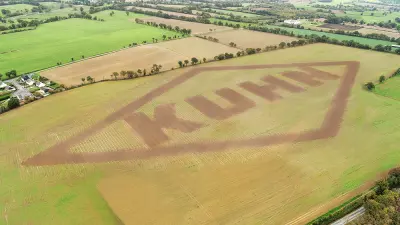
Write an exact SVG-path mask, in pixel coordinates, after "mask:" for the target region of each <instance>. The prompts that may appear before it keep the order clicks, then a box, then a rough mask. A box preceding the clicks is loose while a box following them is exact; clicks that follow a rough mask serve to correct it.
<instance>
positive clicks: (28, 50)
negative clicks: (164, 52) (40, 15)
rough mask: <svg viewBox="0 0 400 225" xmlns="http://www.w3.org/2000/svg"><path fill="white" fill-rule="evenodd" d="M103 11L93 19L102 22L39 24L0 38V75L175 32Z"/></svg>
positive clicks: (132, 16)
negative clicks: (31, 28) (100, 19)
mask: <svg viewBox="0 0 400 225" xmlns="http://www.w3.org/2000/svg"><path fill="white" fill-rule="evenodd" d="M109 13H110V11H103V12H100V13H97V14H94V15H95V16H97V17H99V18H103V19H105V20H106V21H105V22H100V21H92V20H85V19H68V20H63V21H59V22H53V23H48V24H43V25H41V26H39V27H38V28H37V29H36V30H33V31H27V32H20V33H13V34H6V35H0V43H1V45H0V52H1V53H2V54H0V73H4V72H6V71H9V70H12V69H16V70H17V72H18V73H19V74H21V73H26V72H29V71H34V70H39V69H43V68H46V67H51V66H55V65H56V64H57V62H63V63H66V62H70V61H71V58H74V59H80V58H81V56H82V55H84V56H85V57H88V56H92V55H96V54H100V53H104V52H109V51H112V50H117V49H121V48H122V47H124V46H128V44H130V43H133V42H136V43H142V41H147V42H151V40H152V38H153V37H154V38H158V39H159V40H161V39H162V36H163V35H164V34H165V35H167V36H173V35H177V34H178V33H175V32H172V31H167V30H163V29H158V28H154V27H151V26H146V25H141V24H136V23H134V22H132V21H130V20H132V19H134V18H137V17H142V16H143V15H138V14H132V13H131V14H130V15H129V16H127V15H126V14H125V12H119V11H116V13H115V15H114V16H112V17H111V16H110V15H109Z"/></svg>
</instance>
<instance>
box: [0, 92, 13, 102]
mask: <svg viewBox="0 0 400 225" xmlns="http://www.w3.org/2000/svg"><path fill="white" fill-rule="evenodd" d="M10 96H11V93H9V94H5V95H0V101H3V100H6V99H9V98H10Z"/></svg>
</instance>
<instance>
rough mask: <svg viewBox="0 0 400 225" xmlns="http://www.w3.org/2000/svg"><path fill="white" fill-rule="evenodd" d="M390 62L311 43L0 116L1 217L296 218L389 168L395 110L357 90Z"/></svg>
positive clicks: (196, 221)
mask: <svg viewBox="0 0 400 225" xmlns="http://www.w3.org/2000/svg"><path fill="white" fill-rule="evenodd" d="M163 44H167V43H163ZM378 62H379V63H378ZM398 67H400V57H399V56H396V55H394V54H385V53H379V52H373V51H365V50H361V49H354V48H347V47H343V46H334V45H328V44H313V45H307V46H302V47H295V48H288V49H283V50H277V51H272V52H267V53H262V54H256V55H252V56H246V57H241V58H235V59H232V60H225V61H219V62H213V63H208V64H202V65H198V66H195V67H188V68H185V69H177V70H174V71H169V72H166V73H163V74H160V75H155V76H150V77H144V78H139V79H135V80H126V81H118V82H103V83H99V84H95V85H89V86H86V87H82V88H77V89H74V90H71V91H67V92H63V93H59V94H57V95H53V96H50V97H47V98H45V99H43V100H40V101H37V102H34V103H32V104H29V105H26V106H23V107H21V108H19V109H17V110H13V111H10V112H8V113H6V114H4V115H2V116H1V117H0V127H1V128H2V129H0V137H1V138H2V139H1V142H0V162H1V163H0V173H1V183H2V184H7V185H0V191H1V192H2V193H7V194H4V195H0V202H1V203H2V204H3V206H4V207H3V208H2V212H3V214H2V215H4V218H7V219H3V217H2V218H0V221H2V222H4V223H5V221H7V223H8V224H99V225H102V224H121V223H123V224H135V225H136V224H141V225H142V224H143V225H146V224H152V225H158V224H160V225H165V224H174V225H200V224H201V225H205V224H207V225H214V224H215V225H217V224H224V225H234V224H235V225H248V224H266V225H276V224H305V223H306V222H308V221H309V220H311V219H313V218H314V217H315V216H317V215H318V214H320V213H324V212H325V211H327V210H328V209H331V208H332V207H334V206H336V204H339V203H340V202H341V201H344V200H345V199H344V198H338V197H339V196H347V197H349V198H350V197H352V196H353V195H355V194H357V192H359V191H361V190H362V189H363V188H367V186H362V185H363V184H365V183H368V182H371V181H373V180H374V178H375V177H376V174H378V173H380V172H382V171H385V170H387V169H388V168H391V167H394V166H396V165H397V164H398V162H399V160H400V154H399V151H398V150H399V149H398V140H399V138H400V129H399V127H398V124H400V117H399V116H398V112H399V110H400V102H399V101H397V100H394V99H390V98H385V97H381V96H378V95H375V94H374V93H371V92H367V91H365V90H363V89H362V84H364V83H365V82H367V81H371V80H375V79H377V77H379V76H380V75H382V74H384V75H387V74H390V73H391V72H392V71H393V70H395V69H397V68H398ZM49 106H51V107H49ZM44 113H46V116H40V115H43V114H44ZM32 115H35V118H34V119H32ZM11 134H12V135H11ZM11 184H12V185H11ZM360 187H361V188H360ZM16 193H18V194H16ZM346 193H348V195H343V194H346ZM22 214H23V215H24V216H23V217H21V216H20V215H22ZM72 215H73V216H72Z"/></svg>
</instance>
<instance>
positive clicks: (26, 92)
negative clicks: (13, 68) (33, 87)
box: [8, 78, 32, 99]
mask: <svg viewBox="0 0 400 225" xmlns="http://www.w3.org/2000/svg"><path fill="white" fill-rule="evenodd" d="M17 79H18V78H14V79H12V80H8V82H10V83H12V84H13V85H14V86H15V87H16V88H17V90H16V91H15V92H14V93H12V96H14V97H17V96H19V97H20V99H24V98H25V97H27V96H28V97H29V96H32V93H31V92H29V90H28V89H26V88H24V87H23V86H21V85H20V84H19V83H18V81H17Z"/></svg>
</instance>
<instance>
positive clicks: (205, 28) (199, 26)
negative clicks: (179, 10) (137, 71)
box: [143, 17, 233, 34]
mask: <svg viewBox="0 0 400 225" xmlns="http://www.w3.org/2000/svg"><path fill="white" fill-rule="evenodd" d="M143 20H144V21H146V22H147V21H148V22H155V23H164V24H167V25H171V26H173V27H175V26H178V27H180V28H185V29H191V30H192V33H193V34H201V33H208V32H212V31H223V30H232V29H233V28H230V27H224V26H217V25H214V24H204V23H194V22H188V21H182V20H174V19H164V18H160V17H147V18H144V19H143Z"/></svg>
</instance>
